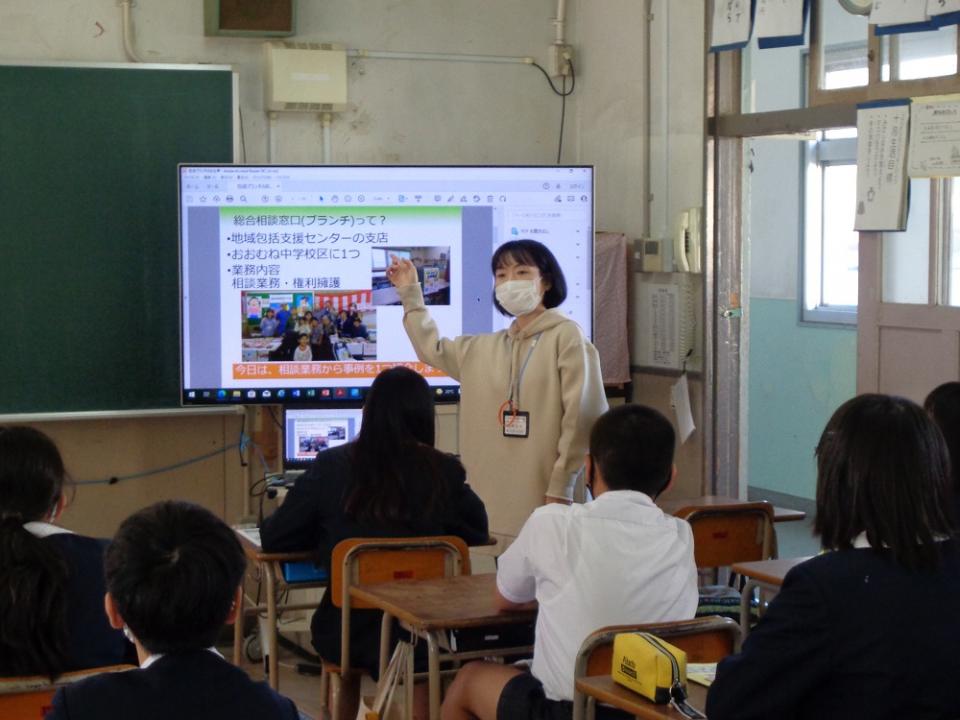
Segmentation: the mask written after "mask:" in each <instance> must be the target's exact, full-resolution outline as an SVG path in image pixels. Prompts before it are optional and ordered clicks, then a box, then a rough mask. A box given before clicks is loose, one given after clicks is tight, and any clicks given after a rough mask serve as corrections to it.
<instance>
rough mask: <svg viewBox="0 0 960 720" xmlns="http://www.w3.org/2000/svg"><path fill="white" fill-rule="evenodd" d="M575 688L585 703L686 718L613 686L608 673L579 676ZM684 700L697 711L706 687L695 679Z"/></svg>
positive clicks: (703, 701) (650, 715)
mask: <svg viewBox="0 0 960 720" xmlns="http://www.w3.org/2000/svg"><path fill="white" fill-rule="evenodd" d="M576 687H577V690H579V691H580V692H582V693H583V694H584V695H586V696H587V698H588V700H587V702H588V703H590V704H591V705H592V704H595V703H597V702H602V703H606V704H607V705H613V706H614V707H615V708H619V709H620V710H623V711H625V712H628V713H630V714H632V715H633V716H634V717H638V718H652V719H653V720H659V719H660V718H670V720H686V716H685V715H684V714H683V713H681V712H680V711H679V710H676V709H675V708H674V707H673V706H672V705H669V704H668V705H656V704H654V703H652V702H650V701H649V700H647V699H646V698H645V697H643V696H642V695H638V694H637V693H635V692H633V691H632V690H628V689H627V688H625V687H623V686H622V685H617V683H615V682H614V681H613V678H611V677H610V676H609V675H594V676H592V677H583V678H580V679H579V680H577V682H576ZM687 694H688V696H687V702H688V703H690V705H692V706H693V707H695V708H696V709H697V710H699V711H700V712H703V709H704V707H706V704H707V688H705V687H704V686H703V685H698V684H697V683H695V682H688V683H687ZM587 717H588V718H592V717H593V712H592V709H588V711H587Z"/></svg>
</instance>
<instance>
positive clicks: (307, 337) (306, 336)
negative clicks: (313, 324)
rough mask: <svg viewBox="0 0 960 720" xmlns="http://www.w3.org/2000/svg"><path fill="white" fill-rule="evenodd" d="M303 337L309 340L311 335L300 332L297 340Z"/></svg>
mask: <svg viewBox="0 0 960 720" xmlns="http://www.w3.org/2000/svg"><path fill="white" fill-rule="evenodd" d="M301 338H306V339H307V340H309V339H310V336H309V335H308V334H307V333H300V334H299V335H297V342H299V341H300V340H301Z"/></svg>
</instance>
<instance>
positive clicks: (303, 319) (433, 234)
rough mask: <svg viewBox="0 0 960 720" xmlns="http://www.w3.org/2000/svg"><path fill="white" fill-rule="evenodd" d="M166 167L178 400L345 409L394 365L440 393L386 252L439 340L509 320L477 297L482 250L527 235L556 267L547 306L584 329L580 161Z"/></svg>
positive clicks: (587, 196)
mask: <svg viewBox="0 0 960 720" xmlns="http://www.w3.org/2000/svg"><path fill="white" fill-rule="evenodd" d="M179 175H180V177H179V207H180V280H181V304H182V307H181V320H182V323H181V324H182V328H181V329H182V333H181V343H182V378H183V383H182V385H183V402H184V404H188V405H207V404H218V403H279V404H295V403H309V404H314V405H315V404H318V403H320V404H322V403H324V402H327V401H329V402H337V403H343V402H345V401H347V402H349V401H356V402H357V403H358V404H359V402H360V401H362V399H363V396H364V394H365V392H366V389H367V388H368V387H369V385H370V383H371V382H372V381H373V378H375V377H376V376H377V373H379V372H380V371H381V370H383V369H385V368H387V367H391V366H393V365H398V364H403V365H407V366H409V367H412V368H414V369H415V370H417V371H418V372H420V373H421V374H423V375H424V377H426V378H427V381H428V382H429V383H430V384H431V386H433V387H434V388H435V392H436V395H437V398H438V399H439V400H441V401H442V400H456V399H457V398H458V397H459V387H458V384H457V383H456V381H454V380H453V379H452V378H450V377H447V376H446V375H444V374H443V373H442V372H440V371H438V370H436V369H434V368H432V367H430V366H428V365H425V364H423V363H421V362H419V361H418V360H417V356H416V353H415V352H414V350H413V347H412V346H411V344H410V341H409V340H408V339H407V335H406V333H405V332H404V329H403V308H402V307H401V305H400V298H399V297H398V296H397V293H396V291H395V290H394V288H393V287H392V286H391V285H390V282H389V281H388V280H387V276H386V269H387V266H388V264H389V263H390V256H391V255H396V256H398V257H401V258H405V259H408V260H411V261H412V262H413V263H414V265H415V266H416V268H417V276H418V281H419V282H420V285H421V287H422V289H423V296H424V298H425V301H426V303H427V305H429V310H430V314H431V316H432V317H433V319H434V320H435V321H436V323H437V326H438V328H439V330H440V332H441V334H442V335H444V336H447V337H455V336H458V335H463V334H476V333H488V332H493V331H496V330H500V329H502V328H505V327H507V326H508V325H509V323H510V318H506V317H504V316H502V315H500V314H499V313H498V312H497V310H496V308H495V307H494V305H493V276H492V273H491V271H490V258H491V257H492V255H493V252H494V251H495V250H496V248H497V247H499V246H500V245H502V244H503V243H505V242H507V241H509V240H517V239H524V238H529V239H534V240H539V241H540V242H542V243H544V244H545V245H547V246H548V247H549V248H550V249H551V250H552V251H553V253H554V254H555V255H556V257H557V260H558V261H559V263H560V266H561V267H562V268H563V271H564V274H565V276H566V280H567V287H568V290H569V292H568V296H567V300H566V302H564V303H563V304H562V305H561V306H560V308H559V310H560V311H561V312H563V313H565V314H567V315H568V316H570V317H571V318H572V319H574V320H575V321H576V322H577V323H579V324H580V326H581V327H582V328H583V330H584V332H585V333H586V334H587V336H588V337H590V336H591V332H592V320H593V169H592V168H590V167H558V166H550V167H409V166H408V167H397V166H389V167H372V166H364V167H355V166H353V167H338V166H329V165H324V166H280V165H265V166H252V165H182V166H180V168H179ZM302 335H307V339H306V340H304V339H303V338H302V337H301V336H302Z"/></svg>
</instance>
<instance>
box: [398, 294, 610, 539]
mask: <svg viewBox="0 0 960 720" xmlns="http://www.w3.org/2000/svg"><path fill="white" fill-rule="evenodd" d="M397 292H398V293H399V295H400V299H401V300H402V301H403V309H404V317H403V324H404V327H405V328H406V331H407V335H408V336H409V337H410V341H411V342H412V343H413V347H414V348H415V349H416V351H417V356H418V357H419V358H420V360H421V361H423V362H425V363H427V364H429V365H432V366H433V367H435V368H437V369H439V370H442V371H443V372H445V373H447V374H448V375H450V376H451V377H453V378H455V379H456V380H459V381H460V383H461V385H462V387H461V396H460V455H461V460H462V461H463V464H464V467H466V469H467V479H468V481H469V482H470V484H471V485H472V486H473V487H474V489H475V490H476V491H477V494H478V495H479V496H480V497H481V498H482V499H483V501H484V503H485V504H486V507H487V514H488V515H489V518H490V531H491V532H492V533H494V534H497V535H507V536H512V537H515V536H516V534H517V533H518V532H519V530H520V527H521V525H523V523H524V522H525V521H526V519H527V517H529V515H530V513H531V512H533V510H534V508H536V507H538V506H540V505H542V504H543V499H544V496H546V495H549V496H551V497H556V498H566V499H570V498H572V496H573V485H574V480H575V477H576V473H577V472H578V471H579V470H580V468H581V467H582V466H583V460H584V456H585V454H586V452H587V444H588V440H589V435H590V428H591V427H592V426H593V423H594V421H595V420H596V419H597V418H598V417H599V416H600V415H602V414H603V413H604V412H605V411H606V410H607V400H606V396H605V395H604V391H603V380H602V379H601V375H600V360H599V357H598V355H597V350H596V348H595V347H594V346H593V345H592V344H590V342H588V341H587V340H586V339H585V338H584V337H583V332H582V331H581V330H580V326H579V325H577V324H576V323H575V322H573V321H572V320H570V319H569V318H567V317H564V316H563V314H561V313H560V312H559V311H557V310H547V311H546V312H545V313H543V314H542V315H541V316H540V317H538V318H537V319H536V320H535V321H534V322H532V323H531V324H530V325H529V326H528V327H526V328H524V329H523V330H520V331H518V330H517V328H516V323H514V324H513V325H511V326H510V328H509V329H508V330H501V331H500V332H496V333H490V334H487V335H463V336H461V337H458V338H454V339H453V340H450V339H448V338H441V337H440V336H439V333H438V332H437V326H436V324H435V323H434V322H433V319H432V318H431V317H430V314H429V313H428V312H427V309H426V307H425V306H424V304H423V295H422V294H421V291H420V285H419V284H416V283H415V284H411V285H407V286H404V287H399V288H397ZM528 357H529V359H528ZM524 364H526V367H525V369H524V371H523V373H522V374H521V373H520V369H521V368H522V367H524ZM511 378H512V379H513V382H514V383H518V393H517V394H515V397H514V402H515V403H516V405H517V409H518V410H520V411H522V412H528V413H530V419H529V436H528V437H525V438H516V437H504V435H503V429H502V427H501V425H500V417H499V416H498V411H499V410H500V408H501V406H502V405H503V403H504V402H505V401H506V400H507V399H508V397H509V396H510V386H511Z"/></svg>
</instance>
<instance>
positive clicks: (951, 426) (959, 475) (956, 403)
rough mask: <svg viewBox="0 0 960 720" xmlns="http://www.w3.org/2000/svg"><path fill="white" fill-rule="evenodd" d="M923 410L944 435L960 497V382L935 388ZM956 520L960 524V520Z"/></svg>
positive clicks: (954, 488) (956, 491)
mask: <svg viewBox="0 0 960 720" xmlns="http://www.w3.org/2000/svg"><path fill="white" fill-rule="evenodd" d="M923 409H924V410H926V411H927V413H928V414H929V415H930V417H932V418H933V421H934V422H935V423H936V424H937V427H939V428H940V432H941V433H943V439H944V440H945V441H946V443H947V450H948V451H949V455H950V476H951V478H952V481H953V492H954V494H956V495H960V382H947V383H943V384H942V385H938V386H937V387H935V388H934V389H933V390H931V391H930V394H929V395H927V398H926V400H924V401H923ZM954 519H955V520H956V521H958V522H960V518H954Z"/></svg>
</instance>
